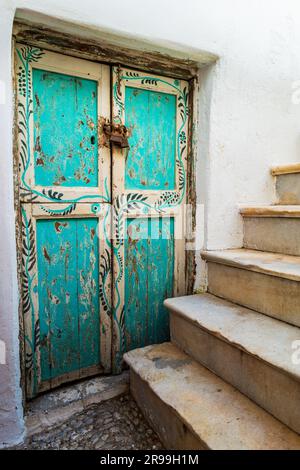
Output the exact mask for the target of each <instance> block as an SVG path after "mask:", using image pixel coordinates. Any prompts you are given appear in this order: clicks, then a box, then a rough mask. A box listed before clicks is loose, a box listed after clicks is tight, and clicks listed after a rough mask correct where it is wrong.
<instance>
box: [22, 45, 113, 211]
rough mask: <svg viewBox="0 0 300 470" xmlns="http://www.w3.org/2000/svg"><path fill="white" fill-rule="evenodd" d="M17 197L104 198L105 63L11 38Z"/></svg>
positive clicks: (106, 164) (71, 200)
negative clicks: (100, 134) (13, 45)
mask: <svg viewBox="0 0 300 470" xmlns="http://www.w3.org/2000/svg"><path fill="white" fill-rule="evenodd" d="M16 56H17V58H16V66H17V92H18V123H19V152H20V170H19V171H20V198H21V201H23V202H42V203H47V202H57V201H60V202H65V203H66V202H68V203H69V204H70V203H73V204H76V203H78V202H110V200H111V197H110V165H111V164H110V150H109V148H107V147H105V146H102V145H101V144H100V142H99V141H98V122H99V120H100V118H106V119H109V118H110V92H109V87H110V71H109V67H108V66H105V65H101V64H96V63H94V62H89V61H87V60H83V59H76V58H74V57H68V56H63V55H61V54H57V53H54V52H49V51H45V50H41V49H38V48H34V47H31V46H24V45H22V44H17V47H16Z"/></svg>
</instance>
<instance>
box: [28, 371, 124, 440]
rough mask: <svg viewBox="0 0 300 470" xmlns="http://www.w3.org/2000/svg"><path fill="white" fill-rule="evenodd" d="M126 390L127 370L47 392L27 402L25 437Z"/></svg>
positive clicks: (61, 421)
mask: <svg viewBox="0 0 300 470" xmlns="http://www.w3.org/2000/svg"><path fill="white" fill-rule="evenodd" d="M128 390H129V372H128V371H124V372H123V373H122V374H120V375H113V376H112V375H110V376H101V377H94V378H92V379H88V380H84V381H82V382H79V383H76V384H69V385H67V386H64V387H60V388H58V389H56V390H52V391H50V392H47V393H45V394H43V395H40V396H39V397H37V398H35V399H34V400H32V401H31V402H29V403H28V404H27V411H26V416H25V423H26V437H30V436H32V435H34V434H36V433H40V432H42V431H45V430H47V429H49V428H51V427H53V426H57V425H58V424H61V423H63V422H64V421H66V420H67V419H69V418H70V417H72V415H74V414H75V413H79V412H82V411H84V410H86V409H87V408H89V407H90V406H91V405H95V404H98V403H101V402H103V401H106V400H109V399H111V398H115V397H117V396H119V395H122V394H124V393H126V392H128Z"/></svg>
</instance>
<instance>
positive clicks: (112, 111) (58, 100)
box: [16, 44, 188, 398]
mask: <svg viewBox="0 0 300 470" xmlns="http://www.w3.org/2000/svg"><path fill="white" fill-rule="evenodd" d="M16 86H17V113H18V168H19V172H18V175H19V177H18V193H19V213H20V226H21V230H20V232H21V237H20V260H21V264H22V267H21V271H22V272H21V294H22V317H21V327H22V330H21V331H22V350H23V357H24V375H25V379H26V394H27V397H28V398H31V397H33V396H35V395H36V394H37V393H39V392H41V391H44V390H47V389H49V388H52V387H55V386H57V385H59V384H61V383H64V382H67V381H71V380H76V379H79V378H82V377H87V376H91V375H95V374H98V373H101V372H105V373H108V372H119V371H120V370H121V367H122V355H123V353H124V352H125V351H126V350H128V349H133V348H136V347H140V346H144V345H146V344H151V343H157V342H162V341H164V340H167V339H168V335H169V326H168V315H167V312H166V310H165V308H164V307H163V300H164V299H165V298H166V297H170V296H172V295H178V294H179V293H184V285H185V279H184V271H185V246H184V233H183V228H184V217H183V205H184V203H185V192H186V154H187V119H188V94H187V89H188V88H187V83H186V82H184V81H180V80H176V79H171V78H166V77H162V76H156V75H152V74H149V73H144V72H140V71H135V70H131V69H125V68H119V67H118V68H116V67H112V68H110V67H109V66H107V65H102V64H98V63H94V62H90V61H86V60H81V59H77V58H73V57H69V56H64V55H61V54H57V53H53V52H49V51H46V50H41V49H38V48H35V47H31V46H26V45H22V44H18V45H17V48H16ZM111 97H112V98H111ZM104 120H106V121H107V122H112V123H114V124H116V125H117V124H124V125H126V127H127V129H129V134H130V137H129V145H130V149H129V150H128V149H121V148H119V147H117V146H114V145H109V143H108V139H107V136H106V137H105V136H104V134H103V126H102V124H103V122H104Z"/></svg>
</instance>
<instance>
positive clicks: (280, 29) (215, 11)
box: [0, 0, 300, 443]
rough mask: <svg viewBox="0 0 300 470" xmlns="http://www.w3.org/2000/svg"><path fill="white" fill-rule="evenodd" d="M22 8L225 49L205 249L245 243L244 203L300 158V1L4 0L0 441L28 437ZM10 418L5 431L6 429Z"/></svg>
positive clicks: (265, 198) (209, 136)
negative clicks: (20, 242)
mask: <svg viewBox="0 0 300 470" xmlns="http://www.w3.org/2000/svg"><path fill="white" fill-rule="evenodd" d="M16 8H28V9H32V10H33V11H38V12H41V13H44V14H47V15H50V16H55V17H59V18H60V19H64V20H68V21H71V22H76V23H80V24H82V25H87V26H89V27H93V28H94V29H95V31H96V30H97V29H101V30H107V31H110V32H114V31H115V32H120V33H122V34H127V33H128V34H132V35H136V36H143V37H146V38H148V39H149V40H156V42H158V43H161V44H164V43H165V42H166V41H172V42H176V43H179V44H181V49H182V50H183V51H184V50H186V51H187V54H193V53H194V52H195V50H197V49H201V50H206V51H208V52H213V53H216V54H217V55H219V56H220V60H219V62H218V64H217V65H216V66H215V67H213V68H212V69H211V70H208V71H203V72H201V74H200V77H201V81H202V88H201V92H200V104H201V107H200V124H201V126H200V135H199V136H198V138H199V143H200V145H199V158H198V162H197V192H198V202H199V203H203V204H205V206H204V217H202V214H201V215H200V217H199V224H198V228H197V229H198V231H201V232H202V231H203V233H204V244H205V247H206V248H208V249H214V248H227V247H236V246H240V245H241V241H242V225H241V220H240V217H239V215H238V211H237V204H238V203H251V204H252V203H266V204H267V203H270V202H272V200H273V197H274V194H273V184H272V179H271V177H270V174H269V169H270V167H271V166H272V165H273V164H280V163H281V164H283V163H288V162H296V161H299V145H300V139H299V134H300V133H299V128H300V105H295V104H293V103H292V100H291V95H292V84H293V82H294V81H295V80H300V5H299V2H298V1H297V0H264V1H261V0H251V1H249V0H186V1H185V2H182V1H180V0H172V1H170V0H151V2H146V1H141V0H126V1H124V0H114V1H113V2H107V0H84V2H83V1H82V0H64V1H61V0H43V1H42V0H0V18H1V19H0V22H1V23H0V52H1V53H0V80H2V83H5V86H6V104H1V105H0V142H1V147H0V148H1V157H0V165H1V170H0V178H1V181H0V183H1V184H0V209H1V214H2V221H1V231H0V237H1V238H0V261H1V264H0V270H1V271H0V274H1V279H0V295H1V302H0V339H6V340H7V342H8V345H9V350H8V355H7V357H8V361H9V365H8V366H2V365H0V387H1V390H0V392H1V396H0V400H1V404H0V443H1V442H2V441H3V440H5V439H6V440H12V439H13V436H14V438H15V439H16V440H17V439H18V438H20V436H21V434H22V423H21V421H20V420H19V409H20V390H19V388H18V380H19V376H18V365H17V363H18V350H17V347H16V345H17V334H18V326H17V325H18V322H17V290H16V269H15V247H14V235H13V233H14V219H13V217H14V216H13V188H12V162H11V120H12V104H11V95H10V91H11V90H10V67H11V64H10V49H9V48H10V35H11V26H12V21H13V16H14V12H15V9H16ZM192 49H193V50H194V52H193V51H192ZM200 219H201V220H203V223H202V222H201V224H200ZM200 283H201V273H200V270H198V285H199V284H200ZM3 337H4V338H3ZM5 367H6V368H5ZM8 398H10V399H8ZM15 407H17V409H16V408H15ZM5 419H6V421H7V429H6V431H4V430H3V427H1V426H3V420H5ZM18 420H19V421H18ZM5 436H6V437H5Z"/></svg>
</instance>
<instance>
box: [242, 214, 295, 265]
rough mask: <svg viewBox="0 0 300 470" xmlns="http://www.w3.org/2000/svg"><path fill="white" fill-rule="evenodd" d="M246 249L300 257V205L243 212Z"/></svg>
mask: <svg viewBox="0 0 300 470" xmlns="http://www.w3.org/2000/svg"><path fill="white" fill-rule="evenodd" d="M240 213H241V215H242V216H243V219H244V247H245V248H252V249H254V250H261V251H270V252H273V253H283V254H286V255H296V256H300V206H260V207H259V206H258V207H244V208H242V209H241V210H240Z"/></svg>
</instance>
